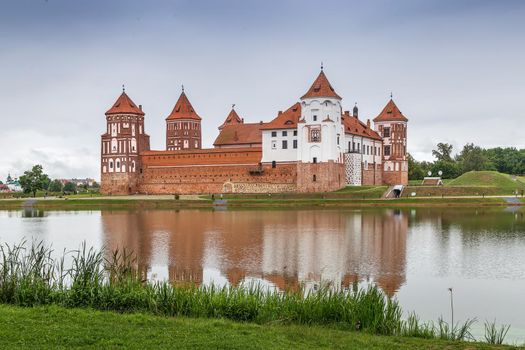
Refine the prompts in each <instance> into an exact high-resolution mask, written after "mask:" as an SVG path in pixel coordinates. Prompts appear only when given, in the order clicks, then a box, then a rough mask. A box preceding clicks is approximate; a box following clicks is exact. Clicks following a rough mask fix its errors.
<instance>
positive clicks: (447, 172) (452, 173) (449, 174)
mask: <svg viewBox="0 0 525 350" xmlns="http://www.w3.org/2000/svg"><path fill="white" fill-rule="evenodd" d="M431 171H432V174H433V175H434V176H439V171H441V172H442V173H443V174H442V175H441V177H442V178H443V179H455V178H456V177H458V176H459V175H461V165H460V164H459V163H458V162H456V161H446V160H438V161H435V162H434V163H433V164H432V167H431Z"/></svg>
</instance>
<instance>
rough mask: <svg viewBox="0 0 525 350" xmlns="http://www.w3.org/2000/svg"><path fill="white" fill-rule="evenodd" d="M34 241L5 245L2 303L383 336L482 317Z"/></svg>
mask: <svg viewBox="0 0 525 350" xmlns="http://www.w3.org/2000/svg"><path fill="white" fill-rule="evenodd" d="M26 246H27V244H26V242H22V243H21V244H18V245H13V246H10V245H7V244H4V245H0V303H5V304H13V305H21V306H32V305H45V304H57V305H61V306H65V307H91V308H94V309H99V310H113V311H118V312H135V311H140V312H149V313H153V314H156V315H166V316H189V317H210V318H227V319H231V320H236V321H243V322H248V321H249V322H257V323H264V324H267V323H281V324H305V325H313V324H317V325H328V324H332V325H337V326H338V327H341V328H346V329H351V330H359V331H366V332H370V333H374V334H382V335H400V336H412V337H422V338H444V339H451V340H468V339H472V335H471V334H470V328H471V326H472V324H473V322H474V320H467V321H466V322H465V323H464V324H462V325H460V324H456V325H448V324H447V323H446V322H444V321H443V320H442V319H440V320H439V321H438V324H437V326H435V325H434V324H433V323H422V322H420V321H419V318H418V317H417V316H416V315H415V314H410V315H409V317H408V318H407V319H406V320H403V319H402V310H401V307H400V306H399V303H398V302H397V300H395V299H391V298H388V297H387V296H386V295H385V294H384V293H383V292H382V291H381V290H379V289H378V288H376V287H374V286H370V287H368V288H365V289H359V288H357V287H354V288H352V289H350V290H335V289H334V288H330V286H329V285H323V286H321V288H319V289H318V290H316V291H307V290H304V289H300V290H298V291H289V292H275V291H270V290H268V289H263V288H262V287H261V286H260V285H257V284H250V285H243V286H240V287H230V286H225V287H217V286H214V285H211V286H200V287H198V286H195V285H190V286H184V287H181V286H176V285H172V284H170V283H168V282H148V281H146V279H145V278H144V276H142V275H141V274H140V272H139V269H138V264H137V259H136V256H135V255H134V254H133V253H131V252H129V251H126V250H116V251H114V252H112V253H111V254H110V255H109V257H108V258H104V255H103V254H102V252H99V251H96V250H94V249H93V248H88V247H87V246H86V244H85V243H83V244H82V245H81V247H80V249H78V250H76V251H72V252H64V253H63V256H62V257H61V258H59V259H54V258H53V255H54V254H53V250H52V249H51V248H50V247H46V246H44V245H43V244H42V243H38V244H32V245H31V246H30V247H29V248H26ZM66 257H67V258H68V259H66ZM67 260H70V261H71V264H70V266H69V267H66V266H65V261H67ZM494 327H495V326H494ZM507 331H508V329H506V330H503V329H502V330H501V331H499V332H494V331H491V332H489V334H494V335H495V336H494V337H490V338H487V341H494V342H497V341H500V340H501V341H503V339H504V337H505V335H506V333H507ZM489 339H490V340H489Z"/></svg>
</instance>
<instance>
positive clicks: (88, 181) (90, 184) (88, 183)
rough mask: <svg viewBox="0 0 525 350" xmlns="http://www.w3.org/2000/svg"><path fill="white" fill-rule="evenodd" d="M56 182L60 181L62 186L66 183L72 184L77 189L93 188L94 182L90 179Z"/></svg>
mask: <svg viewBox="0 0 525 350" xmlns="http://www.w3.org/2000/svg"><path fill="white" fill-rule="evenodd" d="M58 181H60V182H61V183H62V185H65V184H67V183H68V182H72V183H74V184H75V185H76V186H77V187H81V186H88V187H93V184H94V183H95V182H96V181H95V179H90V178H86V179H59V180H58Z"/></svg>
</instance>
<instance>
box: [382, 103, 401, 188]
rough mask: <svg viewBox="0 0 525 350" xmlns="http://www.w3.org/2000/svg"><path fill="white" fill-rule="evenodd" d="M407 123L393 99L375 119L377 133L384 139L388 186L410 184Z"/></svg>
mask: <svg viewBox="0 0 525 350" xmlns="http://www.w3.org/2000/svg"><path fill="white" fill-rule="evenodd" d="M407 123H408V119H407V118H406V117H405V116H404V115H403V113H401V111H400V110H399V108H397V106H396V104H395V103H394V100H393V99H392V97H391V98H390V101H388V103H387V104H386V106H385V108H383V110H382V111H381V113H379V115H378V116H377V117H375V118H374V124H375V128H376V131H377V132H378V133H379V135H381V137H382V138H383V152H382V155H383V182H384V183H385V184H387V185H407V184H408V160H407Z"/></svg>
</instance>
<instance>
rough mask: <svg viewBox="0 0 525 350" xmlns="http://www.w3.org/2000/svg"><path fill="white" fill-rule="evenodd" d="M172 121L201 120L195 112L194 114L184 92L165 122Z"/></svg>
mask: <svg viewBox="0 0 525 350" xmlns="http://www.w3.org/2000/svg"><path fill="white" fill-rule="evenodd" d="M173 119H194V120H201V117H199V115H198V114H197V112H195V110H194V109H193V106H192V105H191V103H190V100H188V97H187V96H186V94H185V93H184V91H182V93H181V94H180V96H179V99H178V100H177V103H176V104H175V107H173V110H172V111H171V114H170V115H169V116H168V117H167V118H166V120H173Z"/></svg>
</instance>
